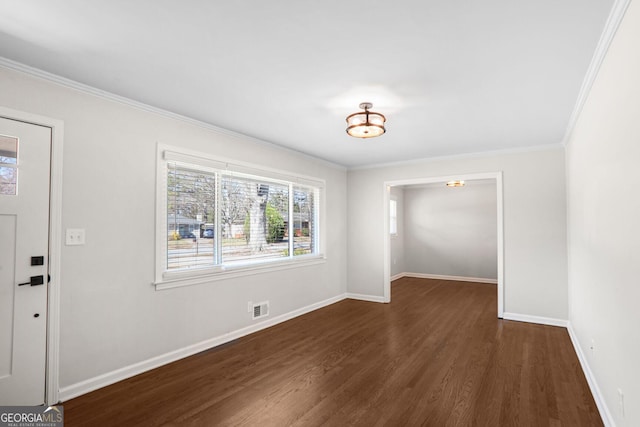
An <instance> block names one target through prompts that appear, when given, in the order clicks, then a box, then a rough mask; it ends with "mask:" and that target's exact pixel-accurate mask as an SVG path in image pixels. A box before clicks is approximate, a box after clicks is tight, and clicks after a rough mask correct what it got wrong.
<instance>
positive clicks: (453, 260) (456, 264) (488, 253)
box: [404, 180, 498, 280]
mask: <svg viewBox="0 0 640 427" xmlns="http://www.w3.org/2000/svg"><path fill="white" fill-rule="evenodd" d="M404 196H405V197H404V208H405V209H404V229H405V239H404V254H405V257H404V267H405V271H406V272H409V273H422V274H436V275H445V276H459V277H471V278H482V279H494V280H497V278H498V276H497V265H498V256H497V254H498V239H497V233H498V231H497V211H496V183H495V180H492V181H488V182H485V181H469V182H467V185H465V186H464V187H447V186H445V185H444V184H443V183H438V184H429V185H427V186H424V185H418V186H408V187H407V188H405V191H404Z"/></svg>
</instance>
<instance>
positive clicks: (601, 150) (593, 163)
mask: <svg viewBox="0 0 640 427" xmlns="http://www.w3.org/2000/svg"><path fill="white" fill-rule="evenodd" d="M567 177H568V224H569V240H568V248H569V291H570V297H571V298H570V303H571V304H570V322H571V326H572V328H573V331H574V332H575V336H576V337H577V341H578V342H579V347H580V348H581V350H582V352H583V353H584V355H585V357H586V361H587V363H588V365H589V367H590V369H591V372H592V374H593V378H594V379H595V381H596V383H597V385H598V387H599V389H600V391H601V394H602V396H603V398H604V401H605V402H606V406H607V407H608V408H609V411H610V414H611V416H612V417H613V420H614V422H615V424H616V425H618V426H640V365H639V363H640V329H639V327H640V310H639V304H640V285H639V284H638V278H639V277H640V190H639V189H638V185H639V183H640V3H638V2H637V1H635V2H633V1H632V2H631V4H630V6H629V9H628V10H627V12H626V15H625V17H624V19H623V21H622V24H621V26H620V28H619V29H618V32H617V33H616V36H615V38H614V40H613V42H612V44H611V46H610V48H609V51H608V53H607V56H606V58H605V60H604V62H603V64H602V67H601V69H600V71H599V74H598V76H597V78H596V80H595V83H594V85H593V87H592V89H591V92H590V94H589V96H588V98H587V101H586V103H585V105H584V108H583V110H582V112H581V114H580V116H579V119H578V121H577V123H576V126H575V128H574V131H573V133H572V136H571V138H570V141H569V142H568V145H567ZM592 340H593V342H594V349H593V350H591V349H590V346H591V343H592ZM618 389H621V390H622V392H623V393H624V401H625V416H624V417H623V414H622V410H621V406H620V404H619V402H620V399H619V396H618Z"/></svg>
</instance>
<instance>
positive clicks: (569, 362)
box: [64, 278, 603, 427]
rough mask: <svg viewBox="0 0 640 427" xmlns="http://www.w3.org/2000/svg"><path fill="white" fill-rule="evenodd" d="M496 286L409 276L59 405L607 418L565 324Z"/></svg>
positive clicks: (83, 417) (381, 416)
mask: <svg viewBox="0 0 640 427" xmlns="http://www.w3.org/2000/svg"><path fill="white" fill-rule="evenodd" d="M496 305H497V296H496V287H495V285H490V284H481V283H468V282H450V281H443V280H431V279H416V278H403V279H400V280H397V281H396V282H394V284H393V286H392V303H391V304H377V303H370V302H364V301H354V300H345V301H341V302H339V303H336V304H333V305H331V306H329V307H325V308H322V309H320V310H316V311H314V312H311V313H308V314H306V315H304V316H300V317H298V318H295V319H293V320H290V321H288V322H285V323H282V324H280V325H277V326H274V327H272V328H268V329H266V330H263V331H260V332H258V333H255V334H252V335H250V336H247V337H244V338H241V339H239V340H236V341H234V342H232V343H229V344H226V345H223V346H220V347H218V348H215V349H211V350H208V351H205V352H202V353H199V354H197V355H194V356H192V357H189V358H186V359H183V360H181V361H178V362H175V363H172V364H169V365H166V366H163V367H160V368H158V369H154V370H152V371H149V372H146V373H144V374H141V375H138V376H136V377H133V378H130V379H128V380H125V381H122V382H119V383H117V384H114V385H112V386H109V387H105V388H103V389H100V390H97V391H95V392H92V393H89V394H86V395H84V396H81V397H78V398H76V399H72V400H70V401H68V402H64V408H65V425H66V426H67V427H73V426H95V425H100V426H112V425H113V426H122V425H136V426H163V425H167V426H169V425H181V426H182V425H193V426H210V425H211V426H243V425H244V426H254V425H260V426H286V425H295V426H320V425H329V426H332V425H335V426H345V425H356V426H358V425H363V426H365V425H366V426H376V425H380V426H387V425H391V426H404V425H407V426H413V425H416V426H418V425H422V426H438V427H441V426H518V427H520V426H560V425H561V426H580V427H584V426H602V425H603V424H602V421H601V419H600V417H599V415H598V411H597V408H596V406H595V403H594V401H593V398H592V396H591V394H590V392H589V388H588V386H587V383H586V380H585V378H584V375H583V373H582V371H581V370H580V365H579V362H578V360H577V357H576V355H575V352H574V351H573V348H572V346H571V341H570V339H569V336H568V334H567V331H566V330H565V329H564V328H558V327H551V326H541V325H533V324H527V323H521V322H512V321H505V320H500V319H497V318H496V315H495V313H496Z"/></svg>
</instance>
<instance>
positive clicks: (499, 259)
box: [383, 172, 504, 318]
mask: <svg viewBox="0 0 640 427" xmlns="http://www.w3.org/2000/svg"><path fill="white" fill-rule="evenodd" d="M452 180H464V181H466V182H468V183H469V182H470V183H473V182H480V181H482V182H490V183H492V184H493V186H494V188H495V197H496V251H497V253H496V264H497V265H496V278H497V294H498V295H497V302H498V304H497V314H498V317H500V318H502V316H503V313H504V250H503V248H504V224H503V202H502V201H503V186H502V172H490V173H477V174H464V175H456V176H438V177H425V178H417V179H409V180H394V181H387V182H385V183H384V188H383V192H384V197H383V199H384V212H385V215H384V217H385V221H384V251H383V252H384V301H385V302H390V301H391V276H392V275H391V270H392V265H391V263H392V259H391V252H392V250H391V244H392V236H391V227H392V226H393V225H392V224H393V222H394V220H393V219H392V214H391V213H390V212H391V209H390V201H391V200H392V197H391V190H392V188H394V187H396V188H397V187H403V188H418V187H420V186H429V185H438V184H442V185H444V184H445V183H447V182H449V181H452Z"/></svg>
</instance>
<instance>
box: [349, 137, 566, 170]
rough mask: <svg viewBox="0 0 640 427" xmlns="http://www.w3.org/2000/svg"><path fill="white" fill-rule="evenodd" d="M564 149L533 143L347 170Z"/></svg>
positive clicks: (557, 146)
mask: <svg viewBox="0 0 640 427" xmlns="http://www.w3.org/2000/svg"><path fill="white" fill-rule="evenodd" d="M551 150H564V145H562V144H559V143H558V144H545V145H534V146H529V147H518V148H505V149H503V150H491V151H478V152H475V153H462V154H452V155H448V156H434V157H422V158H419V159H411V160H399V161H397V162H386V163H375V164H370V165H361V166H351V167H349V171H358V170H366V169H379V168H390V167H396V166H409V165H415V164H420V163H433V162H443V161H450V160H464V159H477V158H483V157H493V156H506V155H509V154H520V153H532V152H536V151H551Z"/></svg>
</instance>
